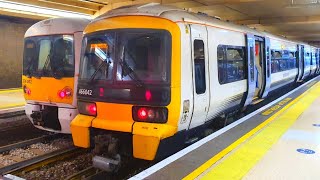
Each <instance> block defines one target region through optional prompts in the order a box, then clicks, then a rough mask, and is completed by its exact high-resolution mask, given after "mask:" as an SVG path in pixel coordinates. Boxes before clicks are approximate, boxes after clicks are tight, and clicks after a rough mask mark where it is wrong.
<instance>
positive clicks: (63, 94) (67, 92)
mask: <svg viewBox="0 0 320 180" xmlns="http://www.w3.org/2000/svg"><path fill="white" fill-rule="evenodd" d="M58 96H59V97H60V98H61V99H64V98H69V97H71V96H72V89H71V88H69V87H65V88H63V89H62V90H60V91H58Z"/></svg>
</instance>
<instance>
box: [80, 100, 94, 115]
mask: <svg viewBox="0 0 320 180" xmlns="http://www.w3.org/2000/svg"><path fill="white" fill-rule="evenodd" d="M78 109H79V113H80V114H84V115H89V116H97V106H96V104H95V103H91V102H81V101H79V102H78Z"/></svg>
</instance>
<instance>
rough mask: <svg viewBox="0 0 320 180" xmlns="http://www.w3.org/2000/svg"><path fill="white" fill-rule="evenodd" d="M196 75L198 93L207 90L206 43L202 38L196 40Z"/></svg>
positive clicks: (194, 46)
mask: <svg viewBox="0 0 320 180" xmlns="http://www.w3.org/2000/svg"><path fill="white" fill-rule="evenodd" d="M193 48H194V51H193V52H194V55H193V59H194V73H195V74H194V76H195V85H196V93H197V94H203V93H205V92H206V72H205V55H204V43H203V41H202V40H194V42H193Z"/></svg>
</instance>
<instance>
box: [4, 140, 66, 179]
mask: <svg viewBox="0 0 320 180" xmlns="http://www.w3.org/2000/svg"><path fill="white" fill-rule="evenodd" d="M59 141H60V142H59ZM70 147H72V142H71V139H70V138H66V137H64V136H62V135H59V134H53V135H47V136H42V137H38V138H34V139H29V140H26V141H21V142H18V143H14V144H10V145H6V146H2V147H0V174H2V175H3V174H7V173H9V172H11V171H12V170H16V169H20V168H23V167H26V166H29V165H31V164H35V163H37V162H40V161H43V160H45V159H48V158H49V157H52V156H57V155H60V153H61V151H64V150H67V149H70Z"/></svg>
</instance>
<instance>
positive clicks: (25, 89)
mask: <svg viewBox="0 0 320 180" xmlns="http://www.w3.org/2000/svg"><path fill="white" fill-rule="evenodd" d="M23 92H24V93H25V94H27V95H31V90H30V88H28V87H27V86H23Z"/></svg>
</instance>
